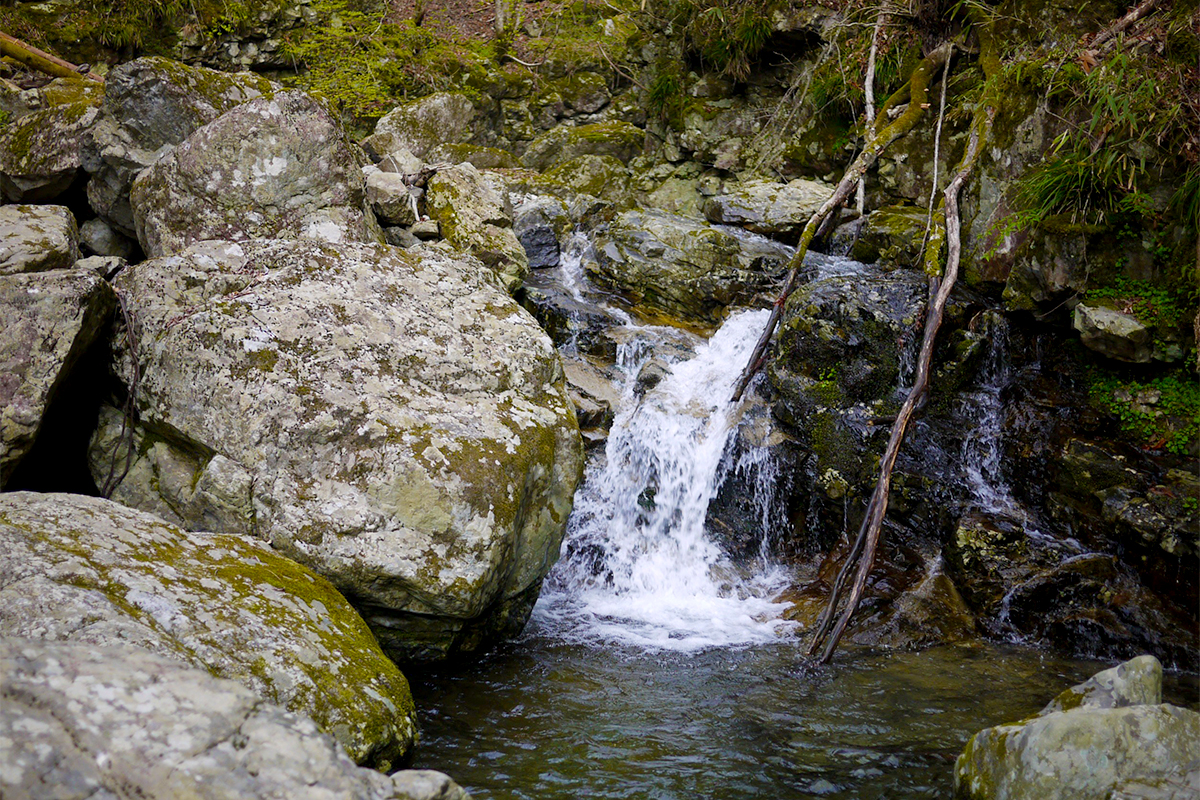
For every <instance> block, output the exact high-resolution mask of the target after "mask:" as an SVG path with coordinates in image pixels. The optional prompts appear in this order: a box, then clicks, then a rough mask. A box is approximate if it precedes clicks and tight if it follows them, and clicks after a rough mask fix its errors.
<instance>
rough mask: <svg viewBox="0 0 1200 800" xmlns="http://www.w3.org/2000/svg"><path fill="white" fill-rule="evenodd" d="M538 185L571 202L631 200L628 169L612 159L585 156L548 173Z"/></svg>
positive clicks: (564, 162) (562, 163)
mask: <svg viewBox="0 0 1200 800" xmlns="http://www.w3.org/2000/svg"><path fill="white" fill-rule="evenodd" d="M537 185H538V187H539V188H541V189H544V190H545V191H548V192H552V193H554V194H557V195H560V196H562V197H566V198H569V199H573V198H574V197H576V196H577V195H588V196H591V197H599V198H601V199H604V200H608V201H611V202H615V203H620V202H622V201H626V200H628V199H629V168H628V167H626V166H625V164H624V163H622V162H621V161H618V160H617V159H615V158H613V157H612V156H598V155H592V154H585V155H581V156H576V157H575V158H571V159H568V160H566V161H563V162H561V163H559V164H558V165H556V166H554V167H553V168H551V169H548V170H546V172H545V174H544V175H542V176H541V178H540V179H538V181H537Z"/></svg>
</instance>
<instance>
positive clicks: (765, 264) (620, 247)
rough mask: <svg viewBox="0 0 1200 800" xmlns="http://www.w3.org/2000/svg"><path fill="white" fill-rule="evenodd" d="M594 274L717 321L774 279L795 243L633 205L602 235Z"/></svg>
mask: <svg viewBox="0 0 1200 800" xmlns="http://www.w3.org/2000/svg"><path fill="white" fill-rule="evenodd" d="M595 247H596V261H595V262H593V263H588V264H587V265H586V266H587V269H588V272H589V274H590V275H591V276H592V277H593V278H595V279H596V280H597V281H599V282H600V283H601V284H603V285H605V286H609V287H613V288H617V289H619V290H621V291H623V292H626V293H627V294H629V295H630V296H631V297H632V298H633V299H634V300H635V301H636V302H640V303H645V304H646V305H647V306H650V307H653V308H656V309H658V310H661V311H666V312H668V313H671V314H675V315H679V316H681V317H684V318H689V319H693V320H698V321H705V322H715V321H717V320H719V319H720V318H721V316H722V315H723V313H724V311H725V309H726V307H728V306H729V305H730V304H732V303H735V302H742V303H745V302H749V301H750V300H751V299H752V298H753V297H754V296H755V295H756V294H757V293H759V292H761V291H764V290H766V289H768V288H769V287H771V286H772V285H773V283H774V281H775V280H776V279H777V278H778V276H779V274H780V272H781V270H782V268H783V267H784V265H786V263H787V261H788V258H789V257H790V255H791V248H788V247H786V246H785V245H782V244H779V243H778V242H770V241H768V240H765V239H762V238H760V237H752V236H749V235H742V236H738V235H735V234H734V233H733V232H731V231H729V230H722V229H720V228H717V227H715V226H713V225H710V224H708V223H706V222H701V221H698V220H692V219H688V218H686V217H680V216H676V215H674V214H667V213H665V212H662V211H627V212H625V213H624V214H621V215H619V216H618V217H617V218H616V219H615V220H613V222H612V224H611V225H610V226H609V230H608V232H607V233H606V234H604V235H602V236H600V237H598V238H597V239H596V245H595Z"/></svg>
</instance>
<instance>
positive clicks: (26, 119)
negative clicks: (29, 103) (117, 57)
mask: <svg viewBox="0 0 1200 800" xmlns="http://www.w3.org/2000/svg"><path fill="white" fill-rule="evenodd" d="M96 106H97V103H96V102H94V101H88V100H83V101H79V102H74V103H65V104H62V105H54V106H50V107H49V108H44V109H41V110H39V111H34V112H33V113H31V114H28V115H26V116H23V117H21V118H20V119H19V120H17V121H16V122H12V123H10V124H9V125H7V126H3V127H0V193H2V195H3V197H4V199H5V200H7V201H9V202H13V203H46V202H49V201H51V200H53V199H55V198H56V197H58V196H59V195H60V194H62V193H63V192H64V191H66V190H67V189H68V188H69V187H70V186H71V184H72V183H74V182H75V179H76V177H78V175H79V174H80V168H81V166H82V163H83V162H82V156H81V150H80V148H81V146H82V144H83V143H84V141H85V139H86V138H87V137H88V136H89V132H90V129H91V127H92V125H93V124H94V123H95V121H96V117H97V115H98V113H99V112H98V110H97V107H96Z"/></svg>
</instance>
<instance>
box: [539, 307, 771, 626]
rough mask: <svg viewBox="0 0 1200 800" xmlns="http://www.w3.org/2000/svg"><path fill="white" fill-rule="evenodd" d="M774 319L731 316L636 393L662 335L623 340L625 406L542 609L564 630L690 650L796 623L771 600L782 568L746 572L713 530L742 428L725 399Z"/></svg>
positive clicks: (644, 332) (579, 502) (587, 486)
mask: <svg viewBox="0 0 1200 800" xmlns="http://www.w3.org/2000/svg"><path fill="white" fill-rule="evenodd" d="M767 314H768V312H766V311H748V312H742V313H739V314H736V315H734V316H732V317H731V318H730V319H729V320H728V321H727V322H726V323H725V325H724V326H722V328H721V329H720V330H719V331H717V333H716V334H715V335H714V336H713V337H712V339H710V340H709V341H708V342H707V343H701V344H700V345H699V346H698V347H697V348H696V354H695V356H694V357H693V358H692V359H690V360H687V361H681V362H678V363H676V364H674V365H672V366H671V368H670V371H669V374H668V375H667V376H666V377H665V378H663V379H662V381H661V382H660V383H659V384H658V385H657V386H655V387H654V388H653V389H651V390H649V391H647V392H646V393H645V394H644V395H641V396H640V397H639V395H638V392H636V391H635V385H634V384H635V379H636V376H637V374H638V372H639V370H640V369H641V367H642V366H643V364H644V362H645V360H646V357H647V355H648V354H649V353H650V352H651V350H652V348H653V343H654V340H655V338H656V337H658V336H661V333H662V329H656V328H652V327H649V328H638V329H636V331H634V332H633V333H634V335H632V336H630V337H628V339H627V341H626V342H625V343H624V344H622V346H621V353H620V355H619V357H618V366H619V367H620V369H621V370H622V373H623V374H624V376H625V387H624V399H623V402H622V406H621V408H620V409H619V410H618V412H617V414H616V417H615V419H614V422H613V425H612V429H611V431H610V434H609V439H608V442H607V447H606V450H605V457H604V458H603V460H599V461H597V462H596V463H594V464H593V465H592V467H591V468H589V470H588V474H587V475H586V477H585V480H584V485H583V487H582V488H581V489H580V491H579V492H578V494H577V495H576V509H575V513H574V514H573V515H572V519H571V523H570V526H569V528H568V534H567V541H566V543H565V545H564V557H563V559H562V561H560V562H559V565H558V566H557V567H556V568H555V571H554V572H553V573H552V576H551V580H550V581H549V582H548V584H547V586H546V588H545V589H544V591H543V598H542V602H540V603H539V605H538V610H537V612H536V613H538V614H539V615H540V616H541V617H542V618H543V619H544V620H546V621H547V622H549V623H550V624H551V625H552V627H554V628H555V629H557V630H559V631H561V632H563V633H564V635H566V636H568V637H569V638H573V639H582V640H605V641H616V642H621V643H627V644H636V645H640V646H649V647H656V648H663V649H673V650H693V649H698V648H703V647H710V646H721V645H735V644H750V643H754V642H763V641H770V640H773V639H774V638H776V636H777V635H778V634H779V632H780V631H781V630H783V629H785V628H786V627H788V626H789V625H790V623H786V622H783V621H782V620H780V619H779V614H780V612H781V611H782V609H783V608H784V607H785V606H783V605H781V604H776V603H773V602H772V601H771V599H770V598H771V597H772V596H773V595H774V594H776V593H778V591H779V590H780V589H781V588H783V585H784V584H785V580H784V576H783V574H782V571H781V570H771V569H769V568H765V569H763V570H760V571H759V572H758V573H757V574H755V575H745V574H742V573H741V571H739V570H738V569H737V568H735V566H734V565H733V564H731V563H729V562H728V560H727V559H726V558H725V557H724V556H723V555H722V553H721V550H720V548H718V547H717V546H716V545H715V544H714V543H713V542H712V541H711V540H710V539H709V538H708V535H707V532H706V530H705V518H706V515H707V511H708V506H709V502H710V501H711V500H712V498H713V496H714V494H715V493H716V491H717V489H718V488H719V473H720V472H721V471H720V465H721V459H722V457H723V455H724V453H725V451H726V442H727V439H728V438H729V435H730V433H731V431H732V428H733V425H734V424H735V422H736V419H735V417H736V415H737V409H736V408H734V407H732V406H730V404H729V403H728V397H729V395H730V393H731V392H732V387H733V382H734V380H735V378H736V377H737V374H738V371H739V370H740V368H741V366H742V365H743V364H744V363H745V361H746V359H747V358H748V357H749V354H750V350H751V349H752V347H753V345H754V342H755V339H756V337H757V336H758V334H759V333H760V332H761V331H762V328H763V326H764V324H765V323H766V319H767Z"/></svg>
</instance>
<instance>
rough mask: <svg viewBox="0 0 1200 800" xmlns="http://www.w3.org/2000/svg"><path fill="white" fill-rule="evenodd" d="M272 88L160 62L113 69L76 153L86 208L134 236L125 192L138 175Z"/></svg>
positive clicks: (253, 78) (257, 80)
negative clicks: (84, 176)
mask: <svg viewBox="0 0 1200 800" xmlns="http://www.w3.org/2000/svg"><path fill="white" fill-rule="evenodd" d="M277 88H278V87H277V86H275V84H272V83H271V82H270V81H268V80H267V79H266V78H262V77H260V76H258V75H252V74H250V73H240V74H236V75H230V74H228V73H224V72H217V71H215V70H210V69H204V68H203V67H189V66H186V65H184V64H180V63H178V62H176V61H171V60H169V59H166V58H157V57H151V58H139V59H137V60H136V61H130V62H128V63H126V64H122V65H121V66H119V67H117V68H115V69H113V70H112V71H111V72H110V73H109V74H108V76H107V78H106V80H105V84H104V105H103V106H102V108H101V114H100V118H99V119H98V120H97V122H96V124H95V125H94V126H93V127H92V137H91V141H90V142H86V143H85V146H84V150H83V154H82V155H83V166H84V169H86V170H87V171H88V172H90V173H91V176H92V177H91V180H90V181H88V188H87V192H88V202H89V203H90V204H91V206H92V208H93V209H94V210H95V211H96V213H97V214H98V215H99V216H100V217H101V218H102V219H103V220H104V221H105V222H107V223H108V224H109V225H111V226H112V227H113V228H115V229H116V230H118V231H120V232H121V233H123V234H125V235H126V236H131V237H132V236H136V235H137V230H136V228H135V225H134V221H133V211H132V209H131V208H130V205H129V190H130V188H131V187H132V186H133V180H134V178H136V177H137V175H138V173H139V172H141V171H142V170H143V169H145V168H146V167H148V166H150V165H151V164H153V163H154V162H155V161H157V160H158V159H159V158H160V157H161V156H163V155H164V154H165V153H167V152H168V151H170V150H171V149H172V148H173V147H174V146H175V145H178V144H179V143H180V142H182V141H183V140H184V139H186V138H187V137H188V136H190V135H191V134H192V132H193V131H195V130H196V129H197V128H199V127H200V126H202V125H205V124H207V123H209V122H212V121H213V120H215V119H216V118H217V117H219V116H221V114H223V113H225V112H226V111H228V110H229V109H231V108H233V107H234V106H236V105H239V104H241V103H245V102H246V101H248V100H252V99H254V98H256V97H261V96H263V95H267V96H269V95H271V94H273V93H274V92H275V90H276V89H277Z"/></svg>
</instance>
